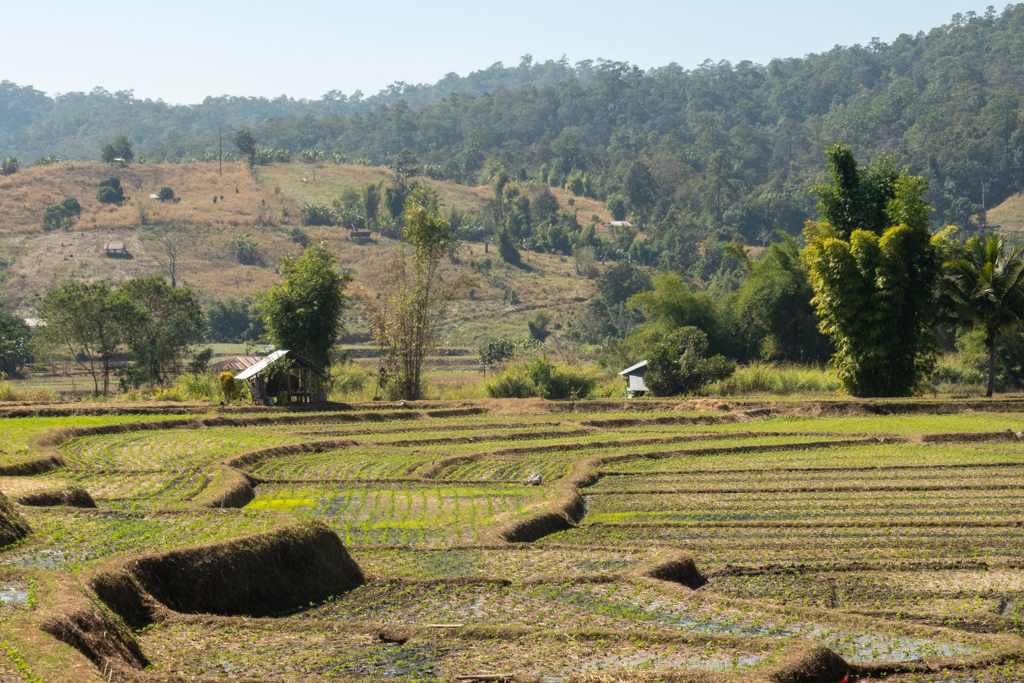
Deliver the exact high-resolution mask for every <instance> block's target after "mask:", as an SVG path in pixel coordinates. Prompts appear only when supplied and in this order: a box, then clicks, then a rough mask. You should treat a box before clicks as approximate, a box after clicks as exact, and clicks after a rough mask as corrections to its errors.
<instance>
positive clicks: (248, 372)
mask: <svg viewBox="0 0 1024 683" xmlns="http://www.w3.org/2000/svg"><path fill="white" fill-rule="evenodd" d="M282 356H288V357H289V358H291V359H293V360H295V361H296V362H298V363H299V365H303V366H306V367H308V368H309V369H310V370H312V371H313V372H315V373H316V374H318V375H320V376H321V377H323V378H324V379H326V378H327V373H326V372H324V371H323V370H322V369H320V368H318V367H317V366H316V365H313V364H312V363H310V362H309V361H308V360H306V359H305V358H303V357H302V356H300V355H299V354H297V353H296V352H294V351H288V350H286V349H281V350H280V351H274V352H273V353H272V354H270V355H269V356H267V357H266V358H264V359H262V360H261V361H260V362H259V363H256V364H255V365H252V366H250V367H248V368H246V369H245V370H243V371H242V372H241V373H239V374H238V375H235V379H252V378H253V377H255V376H256V375H258V374H260V373H261V372H263V371H264V370H266V369H267V366H268V365H270V364H271V363H273V362H274V361H275V360H277V359H278V358H281V357H282Z"/></svg>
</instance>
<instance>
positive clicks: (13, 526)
mask: <svg viewBox="0 0 1024 683" xmlns="http://www.w3.org/2000/svg"><path fill="white" fill-rule="evenodd" d="M30 532H31V529H29V526H28V523H27V522H26V521H25V520H24V519H22V518H21V515H19V514H18V512H17V511H16V510H15V509H14V505H12V504H11V501H9V500H8V499H7V496H5V495H4V494H2V493H0V548H2V547H4V546H6V545H10V544H11V543H14V542H15V541H20V540H21V539H23V538H25V537H26V536H28V535H29V533H30Z"/></svg>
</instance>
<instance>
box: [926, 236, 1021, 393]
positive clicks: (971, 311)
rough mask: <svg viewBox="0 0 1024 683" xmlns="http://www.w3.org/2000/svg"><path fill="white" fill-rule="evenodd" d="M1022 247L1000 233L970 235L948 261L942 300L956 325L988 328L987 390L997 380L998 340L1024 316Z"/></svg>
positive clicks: (986, 343) (986, 335)
mask: <svg viewBox="0 0 1024 683" xmlns="http://www.w3.org/2000/svg"><path fill="white" fill-rule="evenodd" d="M1021 249H1022V247H1021V246H1019V245H1018V246H1013V247H1009V245H1007V244H1005V243H1004V242H1003V238H1002V237H1001V236H1000V235H988V236H987V237H985V241H984V242H983V241H981V240H980V239H978V238H977V237H974V238H972V239H970V240H969V241H968V242H967V245H966V252H965V253H964V254H963V255H962V256H961V258H958V259H956V260H954V261H950V262H948V263H946V264H945V266H944V267H945V269H946V272H947V277H945V278H943V279H942V284H941V287H942V303H943V307H944V308H945V310H946V313H947V315H948V317H949V319H951V321H952V322H954V323H955V324H956V325H958V326H960V327H964V328H972V329H974V328H979V327H981V328H983V329H984V330H985V346H987V347H988V391H987V392H986V394H985V395H986V396H988V397H989V398H991V397H992V388H993V385H994V384H995V378H996V339H997V338H998V337H999V336H1000V335H1002V334H1003V333H1005V332H1006V331H1007V330H1009V329H1010V328H1011V327H1013V326H1014V325H1016V324H1017V323H1019V322H1020V321H1021V318H1022V317H1024V259H1021V257H1020V254H1021Z"/></svg>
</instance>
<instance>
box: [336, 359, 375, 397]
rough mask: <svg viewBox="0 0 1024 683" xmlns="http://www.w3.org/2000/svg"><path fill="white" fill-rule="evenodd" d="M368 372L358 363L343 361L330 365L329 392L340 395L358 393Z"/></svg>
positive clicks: (368, 377) (364, 385) (365, 380)
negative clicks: (342, 362)
mask: <svg viewBox="0 0 1024 683" xmlns="http://www.w3.org/2000/svg"><path fill="white" fill-rule="evenodd" d="M369 380H370V374H369V373H368V372H366V370H364V369H363V368H362V367H360V366H359V364H358V363H344V364H336V365H333V366H331V379H330V387H331V393H332V394H337V395H340V396H346V395H349V394H358V393H359V392H361V391H362V390H363V389H364V388H365V387H366V385H367V383H368V382H369Z"/></svg>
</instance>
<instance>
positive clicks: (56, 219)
mask: <svg viewBox="0 0 1024 683" xmlns="http://www.w3.org/2000/svg"><path fill="white" fill-rule="evenodd" d="M81 215H82V205H81V204H79V203H78V200H77V199H75V198H74V197H68V198H67V199H65V200H64V201H62V202H60V203H59V204H53V205H52V206H48V207H46V210H45V211H43V230H45V231H47V232H49V231H51V230H57V229H59V228H63V229H64V230H65V232H66V231H68V230H70V229H71V227H72V226H73V225H74V224H75V219H76V218H78V217H79V216H81Z"/></svg>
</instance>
